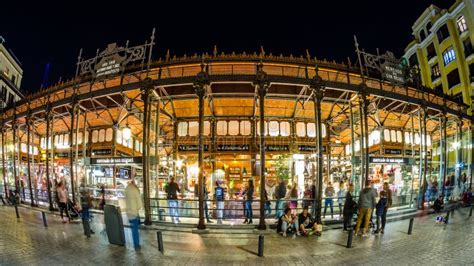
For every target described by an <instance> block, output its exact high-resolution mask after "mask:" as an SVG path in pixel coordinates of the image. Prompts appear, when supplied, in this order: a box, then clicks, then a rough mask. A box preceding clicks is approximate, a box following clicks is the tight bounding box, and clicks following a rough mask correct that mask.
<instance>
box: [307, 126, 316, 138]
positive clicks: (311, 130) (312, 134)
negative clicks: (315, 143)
mask: <svg viewBox="0 0 474 266" xmlns="http://www.w3.org/2000/svg"><path fill="white" fill-rule="evenodd" d="M306 134H307V135H308V137H310V138H314V137H316V124H315V123H308V124H306Z"/></svg>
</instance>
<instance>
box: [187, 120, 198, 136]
mask: <svg viewBox="0 0 474 266" xmlns="http://www.w3.org/2000/svg"><path fill="white" fill-rule="evenodd" d="M197 135H199V123H198V122H197V121H193V122H189V136H197Z"/></svg>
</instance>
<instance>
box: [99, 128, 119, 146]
mask: <svg viewBox="0 0 474 266" xmlns="http://www.w3.org/2000/svg"><path fill="white" fill-rule="evenodd" d="M115 134H117V135H116V136H115V142H117V144H122V130H116V132H115ZM92 136H94V132H92Z"/></svg>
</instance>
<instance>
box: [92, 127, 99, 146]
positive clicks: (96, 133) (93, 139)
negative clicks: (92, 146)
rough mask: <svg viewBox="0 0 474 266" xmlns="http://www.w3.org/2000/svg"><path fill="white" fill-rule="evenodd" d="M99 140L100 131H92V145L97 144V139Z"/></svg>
mask: <svg viewBox="0 0 474 266" xmlns="http://www.w3.org/2000/svg"><path fill="white" fill-rule="evenodd" d="M98 138H99V131H98V130H93V131H92V143H97V139H98Z"/></svg>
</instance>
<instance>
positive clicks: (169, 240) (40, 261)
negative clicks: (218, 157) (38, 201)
mask: <svg viewBox="0 0 474 266" xmlns="http://www.w3.org/2000/svg"><path fill="white" fill-rule="evenodd" d="M468 213H469V209H467V208H465V209H461V210H457V211H456V212H455V213H454V215H453V216H452V217H451V219H450V224H449V225H446V226H445V225H436V224H435V222H434V220H435V217H434V216H424V217H422V218H417V219H416V220H415V224H414V230H413V235H407V229H408V221H407V220H405V221H399V222H393V223H389V224H387V230H386V233H385V235H372V236H370V237H368V238H360V237H356V238H355V239H354V242H353V245H354V247H353V248H351V249H347V248H345V244H346V240H347V234H345V233H343V232H341V231H339V230H332V231H327V232H324V233H323V236H322V237H321V238H317V237H315V236H314V237H309V238H304V237H297V238H291V237H290V238H283V237H281V236H278V235H276V234H275V233H273V232H268V233H267V234H265V256H264V258H260V257H258V256H256V252H257V244H258V243H257V242H258V240H257V238H258V237H257V234H203V235H197V234H190V233H178V232H163V238H164V248H165V252H164V255H163V254H161V253H159V252H158V250H157V243H156V231H154V230H141V232H140V235H141V238H142V250H141V251H138V252H136V251H135V250H134V249H133V248H132V247H131V246H130V243H127V245H126V246H125V247H120V246H115V245H111V244H109V243H108V240H107V237H106V235H105V234H104V233H101V231H102V230H103V225H102V224H101V223H98V222H97V221H96V223H94V224H93V228H94V230H95V231H96V234H95V235H93V236H92V237H91V238H90V239H87V238H86V237H85V236H84V235H83V231H82V224H81V223H80V222H73V223H71V224H62V223H61V221H60V219H59V218H58V217H57V216H54V215H48V223H49V227H47V228H45V227H43V223H42V220H41V213H40V212H36V211H33V210H28V209H24V208H20V216H21V217H20V219H18V220H17V218H16V216H15V211H14V208H12V207H7V206H0V265H58V264H60V265H62V264H74V265H81V264H83V265H85V264H88V265H95V264H103V265H196V264H198V265H217V264H233V265H254V264H265V265H314V264H323V265H326V264H338V265H339V264H366V265H372V264H373V265H408V264H410V265H414V264H420V265H427V264H430V265H448V264H449V265H473V264H474V256H473V254H474V253H473V252H474V234H473V233H472V231H473V223H474V222H473V221H474V218H472V217H471V218H470V217H468ZM99 219H100V217H97V218H96V220H99ZM125 230H126V238H127V241H128V240H130V239H131V233H130V231H129V229H128V228H126V229H125Z"/></svg>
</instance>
